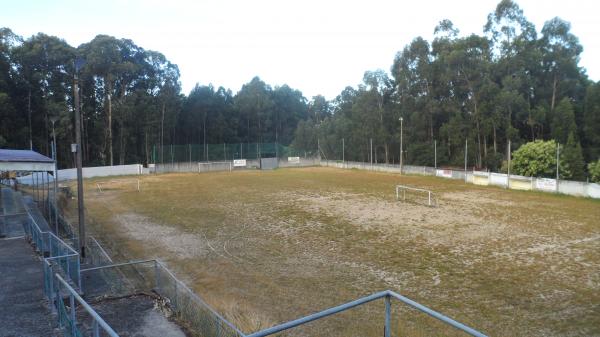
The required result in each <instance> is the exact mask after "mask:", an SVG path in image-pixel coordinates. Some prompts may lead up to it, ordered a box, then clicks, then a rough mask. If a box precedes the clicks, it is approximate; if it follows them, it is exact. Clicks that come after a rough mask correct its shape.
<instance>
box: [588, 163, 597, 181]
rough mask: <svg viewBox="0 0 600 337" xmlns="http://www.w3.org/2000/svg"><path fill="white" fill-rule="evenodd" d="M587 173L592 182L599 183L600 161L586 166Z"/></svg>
mask: <svg viewBox="0 0 600 337" xmlns="http://www.w3.org/2000/svg"><path fill="white" fill-rule="evenodd" d="M588 172H589V173H590V180H591V181H592V182H595V183H600V159H599V160H597V161H595V162H592V163H589V164H588Z"/></svg>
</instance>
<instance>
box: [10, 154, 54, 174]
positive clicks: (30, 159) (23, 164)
mask: <svg viewBox="0 0 600 337" xmlns="http://www.w3.org/2000/svg"><path fill="white" fill-rule="evenodd" d="M0 171H26V172H53V171H54V160H52V159H50V158H48V157H46V156H44V155H43V154H40V153H37V152H35V151H31V150H9V149H0Z"/></svg>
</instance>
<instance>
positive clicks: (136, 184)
mask: <svg viewBox="0 0 600 337" xmlns="http://www.w3.org/2000/svg"><path fill="white" fill-rule="evenodd" d="M96 187H97V188H98V192H103V188H104V190H110V189H135V190H137V191H138V192H139V191H140V180H139V179H119V180H105V181H98V182H97V183H96Z"/></svg>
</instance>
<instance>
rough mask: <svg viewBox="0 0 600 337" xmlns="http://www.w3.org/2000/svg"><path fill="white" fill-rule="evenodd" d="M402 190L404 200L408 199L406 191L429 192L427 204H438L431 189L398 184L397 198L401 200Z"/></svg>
mask: <svg viewBox="0 0 600 337" xmlns="http://www.w3.org/2000/svg"><path fill="white" fill-rule="evenodd" d="M400 191H402V201H406V191H414V192H421V193H425V194H427V206H429V207H435V206H436V204H437V203H436V202H435V198H434V195H433V192H431V191H430V190H426V189H423V188H416V187H411V186H406V185H396V200H400Z"/></svg>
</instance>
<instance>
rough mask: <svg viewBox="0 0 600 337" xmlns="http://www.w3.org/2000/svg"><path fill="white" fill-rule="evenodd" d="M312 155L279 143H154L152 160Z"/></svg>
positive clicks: (196, 160) (222, 159) (198, 160)
mask: <svg viewBox="0 0 600 337" xmlns="http://www.w3.org/2000/svg"><path fill="white" fill-rule="evenodd" d="M314 152H316V151H314ZM312 155H314V153H313V152H310V151H309V152H307V151H298V150H295V149H294V148H292V147H291V146H286V145H282V144H279V143H236V144H231V143H222V144H184V145H162V146H161V145H154V147H153V149H152V162H153V163H156V164H166V163H182V162H190V163H193V162H218V161H232V160H235V159H260V158H268V157H278V158H283V157H307V156H312Z"/></svg>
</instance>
